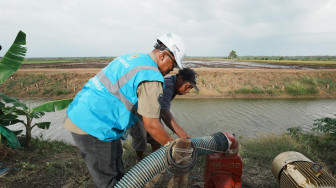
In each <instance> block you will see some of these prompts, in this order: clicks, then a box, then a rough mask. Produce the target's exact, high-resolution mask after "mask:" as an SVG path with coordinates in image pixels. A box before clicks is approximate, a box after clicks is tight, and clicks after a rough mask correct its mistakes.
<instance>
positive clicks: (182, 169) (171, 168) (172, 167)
mask: <svg viewBox="0 0 336 188" xmlns="http://www.w3.org/2000/svg"><path fill="white" fill-rule="evenodd" d="M175 144H176V141H172V142H170V143H169V145H168V147H167V149H166V152H165V156H164V162H165V165H166V168H167V171H168V172H169V173H172V174H175V175H184V174H187V173H189V172H190V171H191V169H192V167H194V166H195V164H196V160H197V148H196V146H195V145H194V143H193V142H191V149H181V148H174V149H172V148H173V146H174V145H175ZM177 152H181V153H188V154H189V155H188V156H186V157H182V156H181V155H180V154H178V153H177ZM172 153H174V154H175V155H177V156H178V158H179V159H178V160H177V161H175V160H174V159H173V158H172ZM182 161H185V162H188V164H186V165H180V164H179V163H181V162H182Z"/></svg>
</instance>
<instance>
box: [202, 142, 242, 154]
mask: <svg viewBox="0 0 336 188" xmlns="http://www.w3.org/2000/svg"><path fill="white" fill-rule="evenodd" d="M240 147H241V146H240V144H239V145H238V146H237V147H236V148H235V149H228V150H226V151H218V150H213V149H207V148H202V147H196V148H197V149H201V150H205V151H211V152H214V153H225V154H227V156H231V155H234V154H237V153H238V152H239V149H240Z"/></svg>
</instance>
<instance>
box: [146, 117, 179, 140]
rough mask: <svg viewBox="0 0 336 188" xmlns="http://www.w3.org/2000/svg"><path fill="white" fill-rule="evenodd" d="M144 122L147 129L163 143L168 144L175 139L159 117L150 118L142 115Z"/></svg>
mask: <svg viewBox="0 0 336 188" xmlns="http://www.w3.org/2000/svg"><path fill="white" fill-rule="evenodd" d="M142 120H143V124H144V127H145V129H146V131H147V132H148V133H149V134H150V135H151V136H152V137H153V138H154V140H156V141H157V142H159V143H160V144H162V145H165V144H167V143H168V142H169V141H172V140H174V139H173V138H172V137H171V136H170V135H169V134H168V133H167V131H166V130H165V129H164V128H163V125H162V124H161V123H160V121H159V118H149V117H145V116H142Z"/></svg>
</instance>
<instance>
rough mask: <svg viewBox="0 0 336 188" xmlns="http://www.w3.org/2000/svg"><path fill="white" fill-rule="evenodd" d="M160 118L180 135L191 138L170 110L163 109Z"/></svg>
mask: <svg viewBox="0 0 336 188" xmlns="http://www.w3.org/2000/svg"><path fill="white" fill-rule="evenodd" d="M160 118H161V119H162V121H163V122H164V123H165V124H166V125H167V127H168V128H169V129H170V130H172V131H173V132H174V133H175V134H177V136H178V137H180V138H188V139H190V137H189V135H188V134H187V133H186V132H185V131H184V130H183V129H182V128H181V127H180V126H179V124H178V123H177V122H176V121H175V118H174V117H173V114H172V113H171V112H170V110H161V111H160Z"/></svg>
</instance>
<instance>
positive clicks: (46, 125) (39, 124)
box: [36, 122, 51, 129]
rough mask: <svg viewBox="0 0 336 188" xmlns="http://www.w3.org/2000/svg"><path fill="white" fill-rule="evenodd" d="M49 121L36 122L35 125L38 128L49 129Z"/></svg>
mask: <svg viewBox="0 0 336 188" xmlns="http://www.w3.org/2000/svg"><path fill="white" fill-rule="evenodd" d="M50 124H51V122H40V123H36V126H38V127H39V128H40V129H49V127H50Z"/></svg>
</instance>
